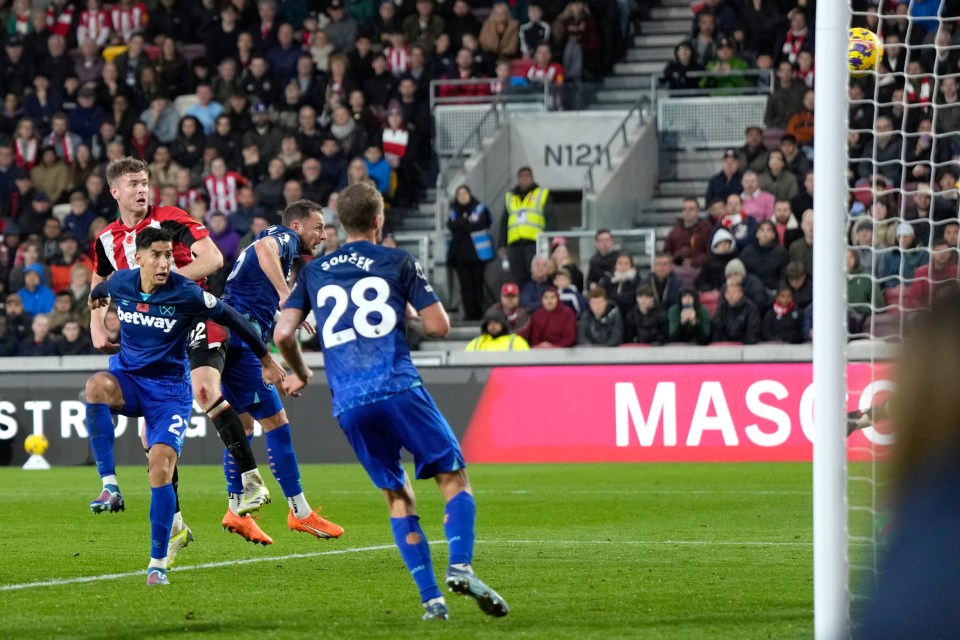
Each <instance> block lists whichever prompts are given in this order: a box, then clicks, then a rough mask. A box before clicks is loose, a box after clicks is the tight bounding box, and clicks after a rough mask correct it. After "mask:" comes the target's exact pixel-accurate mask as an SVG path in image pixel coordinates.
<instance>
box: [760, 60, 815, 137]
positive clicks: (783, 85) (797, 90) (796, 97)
mask: <svg viewBox="0 0 960 640" xmlns="http://www.w3.org/2000/svg"><path fill="white" fill-rule="evenodd" d="M776 76H777V81H776V83H775V84H774V87H773V92H772V93H771V94H770V97H769V98H767V106H766V110H765V111H764V114H763V124H765V125H766V126H767V127H774V128H777V129H786V128H787V124H788V123H789V122H790V118H792V117H793V115H794V114H796V113H798V112H799V111H800V110H801V109H803V96H804V94H805V93H806V90H807V86H806V85H805V84H804V83H803V81H801V80H798V79H797V78H796V77H794V67H793V63H792V62H790V61H789V60H781V61H780V63H779V64H778V65H777V73H776Z"/></svg>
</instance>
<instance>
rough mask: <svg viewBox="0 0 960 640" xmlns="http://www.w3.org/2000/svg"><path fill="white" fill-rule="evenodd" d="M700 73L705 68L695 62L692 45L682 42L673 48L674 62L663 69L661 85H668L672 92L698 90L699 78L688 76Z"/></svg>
mask: <svg viewBox="0 0 960 640" xmlns="http://www.w3.org/2000/svg"><path fill="white" fill-rule="evenodd" d="M698 71H703V66H702V65H700V64H699V63H698V62H697V61H696V60H694V57H693V49H691V48H690V43H689V42H681V43H680V44H678V45H677V46H676V47H674V48H673V60H671V61H670V62H668V63H667V66H665V67H664V68H663V72H662V73H661V75H660V83H661V84H664V85H666V86H667V88H668V89H670V90H671V91H680V90H685V89H696V88H697V87H698V86H699V78H690V77H688V76H687V74H688V73H695V72H698Z"/></svg>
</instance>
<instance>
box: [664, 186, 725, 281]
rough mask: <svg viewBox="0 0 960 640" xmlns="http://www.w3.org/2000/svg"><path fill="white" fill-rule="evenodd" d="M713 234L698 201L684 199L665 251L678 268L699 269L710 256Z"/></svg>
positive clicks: (690, 198) (692, 198)
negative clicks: (703, 216)
mask: <svg viewBox="0 0 960 640" xmlns="http://www.w3.org/2000/svg"><path fill="white" fill-rule="evenodd" d="M712 233H713V227H712V225H711V224H710V223H709V222H707V221H706V220H704V219H702V218H701V217H700V204H699V203H698V202H697V199H696V198H695V197H693V196H687V197H686V198H684V199H683V204H682V205H681V208H680V217H679V218H678V219H677V222H676V224H675V225H673V228H671V229H670V233H669V234H667V239H666V241H665V242H664V245H663V250H664V252H665V253H668V254H670V255H671V256H673V260H674V262H675V263H676V264H677V265H678V266H684V267H687V268H691V269H699V268H700V266H701V265H702V264H703V262H704V260H706V259H707V256H708V255H709V251H710V235H711V234H712Z"/></svg>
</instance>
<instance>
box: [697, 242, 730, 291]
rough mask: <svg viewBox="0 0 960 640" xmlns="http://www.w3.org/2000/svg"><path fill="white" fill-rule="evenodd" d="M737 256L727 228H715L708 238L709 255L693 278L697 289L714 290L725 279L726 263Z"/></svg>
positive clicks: (718, 287)
mask: <svg viewBox="0 0 960 640" xmlns="http://www.w3.org/2000/svg"><path fill="white" fill-rule="evenodd" d="M736 257H737V245H736V242H735V240H734V237H733V234H732V233H730V231H728V230H727V229H723V228H721V229H717V230H716V231H715V232H714V234H713V238H712V239H711V240H710V257H709V258H707V260H706V261H705V262H704V263H703V266H702V267H701V268H700V273H698V274H697V277H696V279H695V280H694V285H695V286H696V287H697V290H699V291H716V290H718V289H720V287H721V286H723V283H724V282H725V280H726V267H727V264H728V263H729V262H730V261H731V260H733V259H734V258H736Z"/></svg>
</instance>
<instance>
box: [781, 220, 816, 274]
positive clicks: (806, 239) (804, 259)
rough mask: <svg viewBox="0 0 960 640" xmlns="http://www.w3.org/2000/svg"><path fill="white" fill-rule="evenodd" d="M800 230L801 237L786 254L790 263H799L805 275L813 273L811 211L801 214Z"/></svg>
mask: <svg viewBox="0 0 960 640" xmlns="http://www.w3.org/2000/svg"><path fill="white" fill-rule="evenodd" d="M800 230H801V231H803V237H802V238H797V239H796V240H794V241H793V242H792V243H791V244H790V247H789V248H788V249H787V253H788V254H789V255H790V262H799V263H800V264H802V265H803V270H804V271H805V272H806V273H813V209H807V210H806V211H804V212H803V218H802V219H801V220H800Z"/></svg>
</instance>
